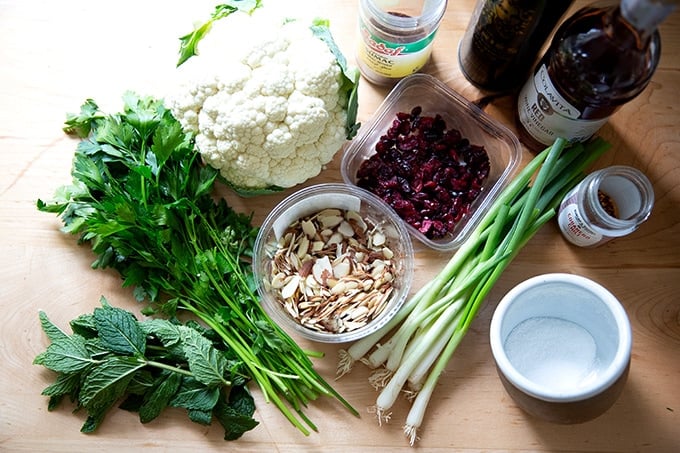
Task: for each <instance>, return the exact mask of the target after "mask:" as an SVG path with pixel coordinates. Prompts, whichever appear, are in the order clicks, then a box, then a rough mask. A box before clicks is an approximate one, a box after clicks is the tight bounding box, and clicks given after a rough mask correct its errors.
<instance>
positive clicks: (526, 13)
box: [458, 0, 573, 92]
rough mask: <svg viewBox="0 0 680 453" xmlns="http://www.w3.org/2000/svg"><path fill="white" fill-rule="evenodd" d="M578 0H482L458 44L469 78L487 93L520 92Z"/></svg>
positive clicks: (459, 60) (459, 57)
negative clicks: (551, 37)
mask: <svg viewBox="0 0 680 453" xmlns="http://www.w3.org/2000/svg"><path fill="white" fill-rule="evenodd" d="M572 3H573V0H478V2H477V5H476V6H475V9H474V11H473V13H472V17H471V18H470V23H469V25H468V28H467V30H466V31H465V34H464V35H463V38H462V39H461V41H460V43H459V46H458V62H459V64H460V69H461V71H462V72H463V75H465V77H466V78H467V79H468V80H469V81H470V82H471V83H473V84H474V85H476V86H478V87H479V88H481V89H484V90H487V91H493V92H501V91H510V90H516V89H518V88H519V87H520V86H521V85H522V83H524V81H525V80H526V77H527V75H528V74H529V72H530V71H531V70H532V69H533V66H534V63H535V61H536V57H537V56H538V53H539V51H540V50H541V47H542V46H543V44H544V43H545V41H546V39H548V37H549V36H550V33H552V31H553V29H554V28H555V25H557V22H558V21H559V20H560V18H561V17H562V16H563V15H564V13H565V12H566V11H567V9H568V8H569V6H570V5H571V4H572Z"/></svg>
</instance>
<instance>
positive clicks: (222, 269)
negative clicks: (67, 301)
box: [37, 93, 358, 434]
mask: <svg viewBox="0 0 680 453" xmlns="http://www.w3.org/2000/svg"><path fill="white" fill-rule="evenodd" d="M123 100H124V108H123V111H122V112H120V113H116V114H104V113H102V112H100V110H99V107H98V106H97V104H96V103H95V102H94V101H93V100H91V99H90V100H87V101H86V102H85V103H84V104H83V105H82V107H81V110H80V113H79V114H73V115H69V117H68V118H67V121H66V126H65V128H64V130H65V131H66V132H68V133H75V134H77V135H78V136H80V137H81V138H82V140H81V141H80V143H79V144H78V146H77V148H76V152H75V156H74V160H73V169H72V176H73V183H72V184H71V185H67V186H63V187H61V188H59V189H58V190H57V192H56V194H55V197H54V199H53V200H52V201H50V202H48V203H46V202H43V201H42V200H38V202H37V207H38V209H39V210H41V211H44V212H52V213H57V214H58V215H60V217H61V219H62V221H63V223H64V227H63V231H65V232H67V233H71V234H74V235H79V240H80V242H81V243H89V244H90V245H91V247H92V250H93V252H94V253H95V254H96V255H97V258H96V260H95V261H94V263H93V264H92V266H93V267H94V268H107V267H108V268H113V269H115V270H116V271H118V272H119V273H120V275H121V276H122V278H123V285H124V286H126V287H134V292H135V295H136V298H137V299H138V300H140V301H148V302H149V305H148V306H147V308H146V309H145V314H154V313H162V314H164V315H166V316H170V317H173V316H175V315H176V313H177V311H178V310H182V311H187V312H190V313H192V314H193V315H195V316H196V317H197V318H198V319H199V320H200V321H202V322H203V323H204V324H205V325H206V326H207V327H208V328H210V329H212V330H213V331H214V332H215V333H216V334H217V335H219V337H220V338H221V340H222V341H223V343H224V345H225V347H226V348H227V349H228V350H229V351H230V354H232V355H233V356H234V357H237V358H238V359H239V361H240V364H239V367H240V368H241V369H242V372H243V374H244V375H246V376H248V377H249V378H251V379H253V380H254V381H255V382H256V383H257V384H258V385H259V387H260V389H261V390H262V393H263V395H264V398H265V400H266V401H268V402H273V403H274V404H275V405H276V406H277V407H278V408H279V409H280V410H281V412H282V413H283V414H284V415H285V417H286V418H287V419H288V420H289V421H290V422H291V423H293V424H294V425H295V426H296V427H297V428H298V429H299V430H300V431H302V432H303V433H304V434H308V433H309V430H308V428H311V429H314V430H316V427H315V426H314V424H313V423H312V422H311V421H310V420H309V419H308V418H307V417H306V416H305V415H304V413H303V409H304V407H305V406H306V405H307V403H308V402H309V401H310V400H313V399H315V398H317V397H318V396H320V395H326V396H331V397H333V398H336V399H338V400H339V401H340V402H341V403H342V404H343V405H344V406H345V407H346V408H348V409H349V410H350V411H351V412H352V413H353V414H355V415H358V413H357V412H356V410H355V409H354V408H353V407H351V406H350V405H349V403H348V402H347V401H345V400H344V399H343V398H342V397H341V396H340V395H339V394H338V393H337V392H336V391H335V390H334V389H333V388H332V387H331V386H330V384H328V383H327V382H326V381H325V380H324V379H323V378H322V377H321V376H320V375H319V374H318V373H317V372H316V371H315V369H314V367H313V364H312V362H311V360H310V359H309V357H308V356H307V354H306V353H305V352H304V351H303V350H302V349H301V348H300V347H299V346H298V345H297V344H296V343H295V342H294V340H293V339H292V338H290V337H289V336H288V335H287V334H286V333H285V332H284V331H283V330H281V328H280V327H279V326H278V325H276V324H275V323H274V322H273V321H272V320H271V319H270V318H269V317H268V316H267V315H266V313H265V312H264V311H263V309H262V307H261V305H260V303H259V300H258V298H257V296H256V295H255V294H256V292H255V284H254V281H253V276H252V272H251V267H250V261H249V260H250V258H251V253H252V245H253V242H254V240H255V237H256V236H257V228H256V227H254V226H253V225H252V224H251V217H249V216H246V215H244V214H241V213H237V212H235V211H234V210H233V209H232V208H231V207H230V206H229V205H228V204H227V203H226V201H225V200H224V199H219V200H217V201H216V200H215V199H214V198H213V196H212V190H213V187H214V185H215V184H216V182H217V181H218V180H221V179H220V175H219V172H218V171H217V170H215V169H213V168H212V167H210V166H207V165H204V164H203V163H202V162H201V159H200V154H199V153H198V151H197V150H196V149H195V146H194V142H193V137H192V136H191V135H190V134H187V133H185V132H184V131H183V129H182V127H181V125H180V123H179V122H178V121H177V120H176V119H175V118H174V117H173V116H172V113H171V112H170V111H169V110H168V109H167V108H166V107H165V106H164V105H163V102H162V101H161V100H158V99H154V98H151V97H141V96H138V95H136V94H134V93H126V94H125V95H124V98H123ZM296 413H297V415H296Z"/></svg>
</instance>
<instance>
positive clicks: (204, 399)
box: [170, 378, 220, 411]
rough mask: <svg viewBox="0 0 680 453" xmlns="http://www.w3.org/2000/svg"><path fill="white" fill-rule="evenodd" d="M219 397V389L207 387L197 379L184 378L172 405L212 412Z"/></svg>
mask: <svg viewBox="0 0 680 453" xmlns="http://www.w3.org/2000/svg"><path fill="white" fill-rule="evenodd" d="M219 397H220V389H219V387H206V386H205V385H203V384H202V383H201V382H200V381H198V380H197V379H194V378H184V379H182V384H181V385H180V388H179V390H178V391H177V393H176V394H175V396H174V397H173V398H172V399H171V400H170V405H171V406H173V407H181V408H184V409H187V410H201V411H211V410H212V409H213V408H214V407H215V404H217V400H218V399H219Z"/></svg>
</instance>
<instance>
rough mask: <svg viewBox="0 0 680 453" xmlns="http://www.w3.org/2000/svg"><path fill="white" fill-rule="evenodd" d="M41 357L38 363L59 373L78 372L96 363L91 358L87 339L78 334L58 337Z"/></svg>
mask: <svg viewBox="0 0 680 453" xmlns="http://www.w3.org/2000/svg"><path fill="white" fill-rule="evenodd" d="M39 357H40V361H39V362H38V363H36V364H39V365H43V366H44V367H45V368H49V369H50V370H52V371H56V372H58V373H76V372H79V371H82V370H84V369H86V368H87V367H89V366H91V365H93V364H94V363H96V361H95V360H92V359H91V358H90V354H89V352H88V350H87V348H86V347H85V339H84V338H83V337H80V336H78V335H73V336H70V337H65V338H60V339H57V341H55V342H53V343H52V344H50V345H49V346H48V347H47V350H46V351H45V353H44V354H41V355H40V356H39ZM34 363H35V362H34Z"/></svg>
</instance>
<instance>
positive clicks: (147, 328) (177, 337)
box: [139, 318, 182, 348]
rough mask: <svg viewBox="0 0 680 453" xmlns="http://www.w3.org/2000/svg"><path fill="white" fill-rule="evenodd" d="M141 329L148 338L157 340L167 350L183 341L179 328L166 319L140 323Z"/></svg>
mask: <svg viewBox="0 0 680 453" xmlns="http://www.w3.org/2000/svg"><path fill="white" fill-rule="evenodd" d="M139 327H140V328H141V329H142V331H143V332H144V333H145V334H146V335H147V336H152V337H155V338H157V339H158V340H159V341H160V342H161V343H163V346H165V347H166V348H167V347H170V346H175V345H176V344H179V342H180V341H181V340H182V334H181V333H180V329H179V326H178V325H177V324H173V323H172V322H170V321H168V320H166V319H159V318H154V319H149V320H147V321H144V322H142V323H140V324H139Z"/></svg>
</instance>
